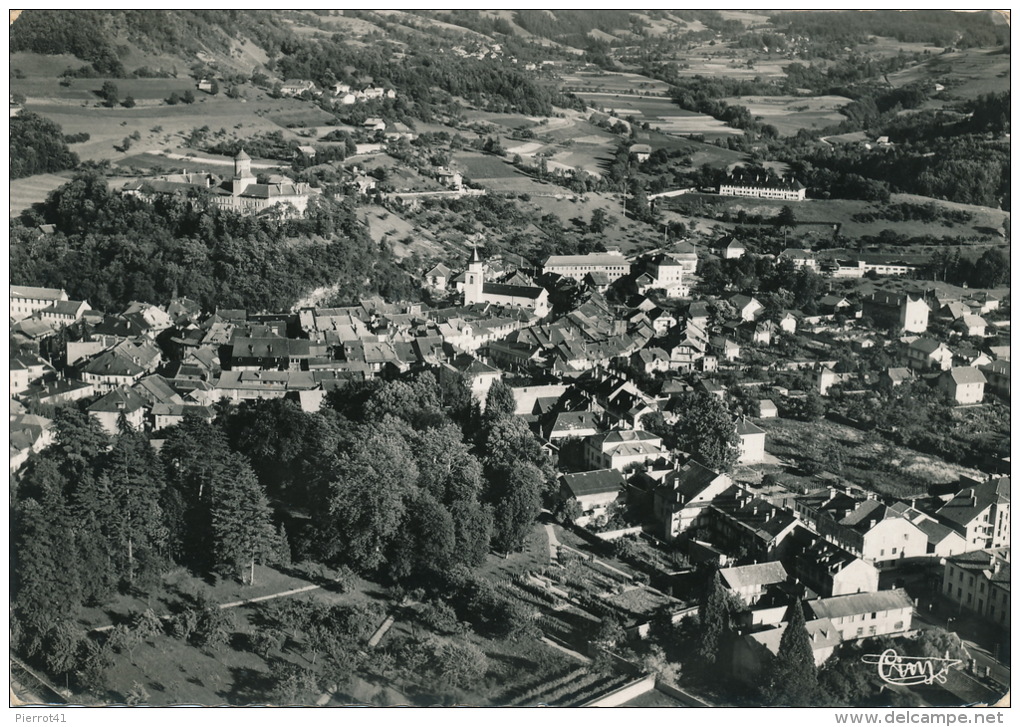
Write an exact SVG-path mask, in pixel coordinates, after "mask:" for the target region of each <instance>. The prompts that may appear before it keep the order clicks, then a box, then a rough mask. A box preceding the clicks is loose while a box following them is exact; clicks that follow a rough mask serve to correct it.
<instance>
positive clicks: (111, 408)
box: [88, 386, 147, 413]
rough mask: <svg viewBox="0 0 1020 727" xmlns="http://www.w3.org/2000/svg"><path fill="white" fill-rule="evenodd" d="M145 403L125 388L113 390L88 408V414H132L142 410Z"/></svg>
mask: <svg viewBox="0 0 1020 727" xmlns="http://www.w3.org/2000/svg"><path fill="white" fill-rule="evenodd" d="M146 403H147V402H146V401H145V399H143V398H142V397H141V396H139V395H138V394H136V393H135V392H134V391H132V390H131V389H129V388H127V387H126V386H121V387H119V388H117V389H114V390H113V391H111V392H110V393H109V394H107V395H106V396H104V397H103V398H102V399H100V400H99V401H97V402H96V403H94V404H92V406H90V407H89V409H88V410H89V411H90V412H119V411H123V412H126V413H127V412H133V411H137V410H138V409H144V408H145V406H146Z"/></svg>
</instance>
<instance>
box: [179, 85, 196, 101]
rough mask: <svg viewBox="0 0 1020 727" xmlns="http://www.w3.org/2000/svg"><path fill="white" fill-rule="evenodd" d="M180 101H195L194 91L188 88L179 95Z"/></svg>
mask: <svg viewBox="0 0 1020 727" xmlns="http://www.w3.org/2000/svg"><path fill="white" fill-rule="evenodd" d="M181 101H183V102H184V103H187V104H191V103H195V93H194V92H193V91H192V90H191V89H190V88H189V89H188V90H187V91H185V92H184V93H183V95H181Z"/></svg>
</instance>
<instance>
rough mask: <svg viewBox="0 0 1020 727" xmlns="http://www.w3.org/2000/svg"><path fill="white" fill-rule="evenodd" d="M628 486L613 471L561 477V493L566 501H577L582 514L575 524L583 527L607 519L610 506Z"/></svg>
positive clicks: (572, 474) (620, 475) (618, 474)
mask: <svg viewBox="0 0 1020 727" xmlns="http://www.w3.org/2000/svg"><path fill="white" fill-rule="evenodd" d="M626 484H627V483H626V480H624V479H623V475H622V474H620V473H619V472H618V471H617V470H613V469H605V470H595V471H592V472H574V473H570V474H563V475H560V491H559V492H560V498H561V499H562V500H564V501H566V500H570V499H575V500H577V503H578V504H579V505H580V506H581V513H582V514H581V516H580V517H579V518H578V519H577V520H575V521H574V523H575V524H576V525H582V526H583V525H587V524H588V523H589V522H591V521H593V520H597V519H598V518H599V517H605V516H606V512H607V510H608V508H609V506H610V505H612V504H613V503H614V502H616V501H617V500H618V499H619V497H620V495H621V494H622V493H623V491H624V487H626Z"/></svg>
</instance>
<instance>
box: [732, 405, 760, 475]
mask: <svg viewBox="0 0 1020 727" xmlns="http://www.w3.org/2000/svg"><path fill="white" fill-rule="evenodd" d="M736 428H737V437H738V439H739V442H738V445H737V446H738V448H739V450H740V455H739V456H738V458H737V464H745V465H746V464H758V463H760V462H763V461H764V460H765V430H764V429H762V428H761V427H759V426H758V425H757V424H755V423H754V422H751V421H748V420H747V419H746V418H744V417H741V418H740V419H738V420H737V423H736Z"/></svg>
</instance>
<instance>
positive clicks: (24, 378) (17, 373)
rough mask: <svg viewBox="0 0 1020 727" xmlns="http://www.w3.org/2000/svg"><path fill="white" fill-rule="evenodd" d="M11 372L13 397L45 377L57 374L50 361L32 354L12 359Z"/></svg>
mask: <svg viewBox="0 0 1020 727" xmlns="http://www.w3.org/2000/svg"><path fill="white" fill-rule="evenodd" d="M10 370H11V391H10V393H11V395H17V394H20V393H21V392H23V391H26V390H27V389H28V388H29V386H31V385H32V384H34V383H35V382H37V381H39V380H40V379H42V378H43V377H44V376H46V375H48V374H53V373H56V371H55V369H54V368H53V367H52V366H51V365H50V364H49V362H48V361H45V360H43V359H41V358H39V357H38V356H36V355H35V354H30V353H29V354H22V355H21V356H13V357H11V359H10Z"/></svg>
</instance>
